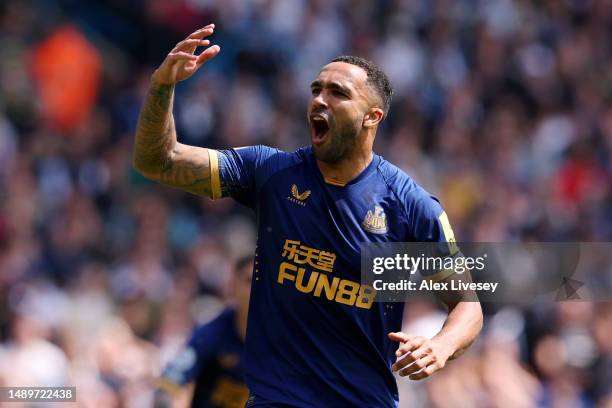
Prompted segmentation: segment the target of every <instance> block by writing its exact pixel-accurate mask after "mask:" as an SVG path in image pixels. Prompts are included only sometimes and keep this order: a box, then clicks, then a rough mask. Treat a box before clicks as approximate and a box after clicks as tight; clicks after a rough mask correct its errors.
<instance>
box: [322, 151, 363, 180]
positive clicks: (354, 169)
mask: <svg viewBox="0 0 612 408" xmlns="http://www.w3.org/2000/svg"><path fill="white" fill-rule="evenodd" d="M373 157H374V155H373V153H372V150H371V149H368V150H367V151H360V152H358V153H357V154H356V155H353V156H352V157H347V158H345V159H342V160H340V161H339V162H337V163H333V164H330V163H325V162H322V161H320V160H317V165H318V166H319V170H320V171H321V173H322V174H323V178H324V179H325V181H327V182H329V183H333V184H340V185H344V184H346V183H348V182H350V181H351V180H353V179H354V178H355V177H357V176H358V175H359V174H361V172H362V171H364V170H365V169H366V167H368V165H369V164H370V163H371V162H372V158H373Z"/></svg>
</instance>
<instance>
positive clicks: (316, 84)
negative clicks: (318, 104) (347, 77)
mask: <svg viewBox="0 0 612 408" xmlns="http://www.w3.org/2000/svg"><path fill="white" fill-rule="evenodd" d="M312 88H328V89H337V90H339V91H341V92H344V93H346V94H348V95H352V92H351V90H350V89H349V88H347V87H345V86H342V85H340V83H339V82H330V83H328V84H327V85H326V86H324V85H323V84H322V83H321V81H319V80H318V79H317V80H314V81H312V83H311V84H310V89H312Z"/></svg>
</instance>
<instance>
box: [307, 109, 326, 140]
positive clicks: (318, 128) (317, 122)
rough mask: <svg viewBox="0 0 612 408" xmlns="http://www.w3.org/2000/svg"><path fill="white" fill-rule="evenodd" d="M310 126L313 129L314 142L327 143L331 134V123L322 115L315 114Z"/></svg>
mask: <svg viewBox="0 0 612 408" xmlns="http://www.w3.org/2000/svg"><path fill="white" fill-rule="evenodd" d="M310 127H311V130H312V143H313V144H315V145H320V144H323V143H325V140H327V135H328V134H329V123H328V122H327V119H326V118H325V117H324V116H322V115H313V116H311V117H310Z"/></svg>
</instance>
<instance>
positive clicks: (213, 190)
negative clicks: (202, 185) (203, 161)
mask: <svg viewBox="0 0 612 408" xmlns="http://www.w3.org/2000/svg"><path fill="white" fill-rule="evenodd" d="M207 150H208V160H209V163H210V198H212V199H213V200H216V199H218V198H221V176H220V175H219V153H217V151H216V150H213V149H207Z"/></svg>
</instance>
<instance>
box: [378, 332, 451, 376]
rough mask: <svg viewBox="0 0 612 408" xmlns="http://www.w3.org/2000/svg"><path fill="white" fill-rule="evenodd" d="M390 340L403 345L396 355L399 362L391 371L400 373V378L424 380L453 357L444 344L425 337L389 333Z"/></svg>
mask: <svg viewBox="0 0 612 408" xmlns="http://www.w3.org/2000/svg"><path fill="white" fill-rule="evenodd" d="M389 339H391V340H393V341H398V342H400V343H403V344H402V345H400V347H399V348H398V349H397V351H396V353H395V355H396V356H397V361H396V362H395V364H393V366H392V367H391V369H392V370H393V372H396V371H398V374H399V375H400V377H405V376H408V378H410V379H411V380H422V379H423V378H427V377H429V376H431V375H432V374H433V373H435V372H436V371H438V370H440V369H441V368H443V367H444V365H445V364H446V361H447V360H448V358H449V357H450V356H451V354H452V351H451V350H449V347H447V346H446V345H445V344H443V343H442V342H439V341H437V340H434V339H431V340H430V339H428V338H426V337H423V336H409V335H407V334H405V333H402V332H397V333H389Z"/></svg>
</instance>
